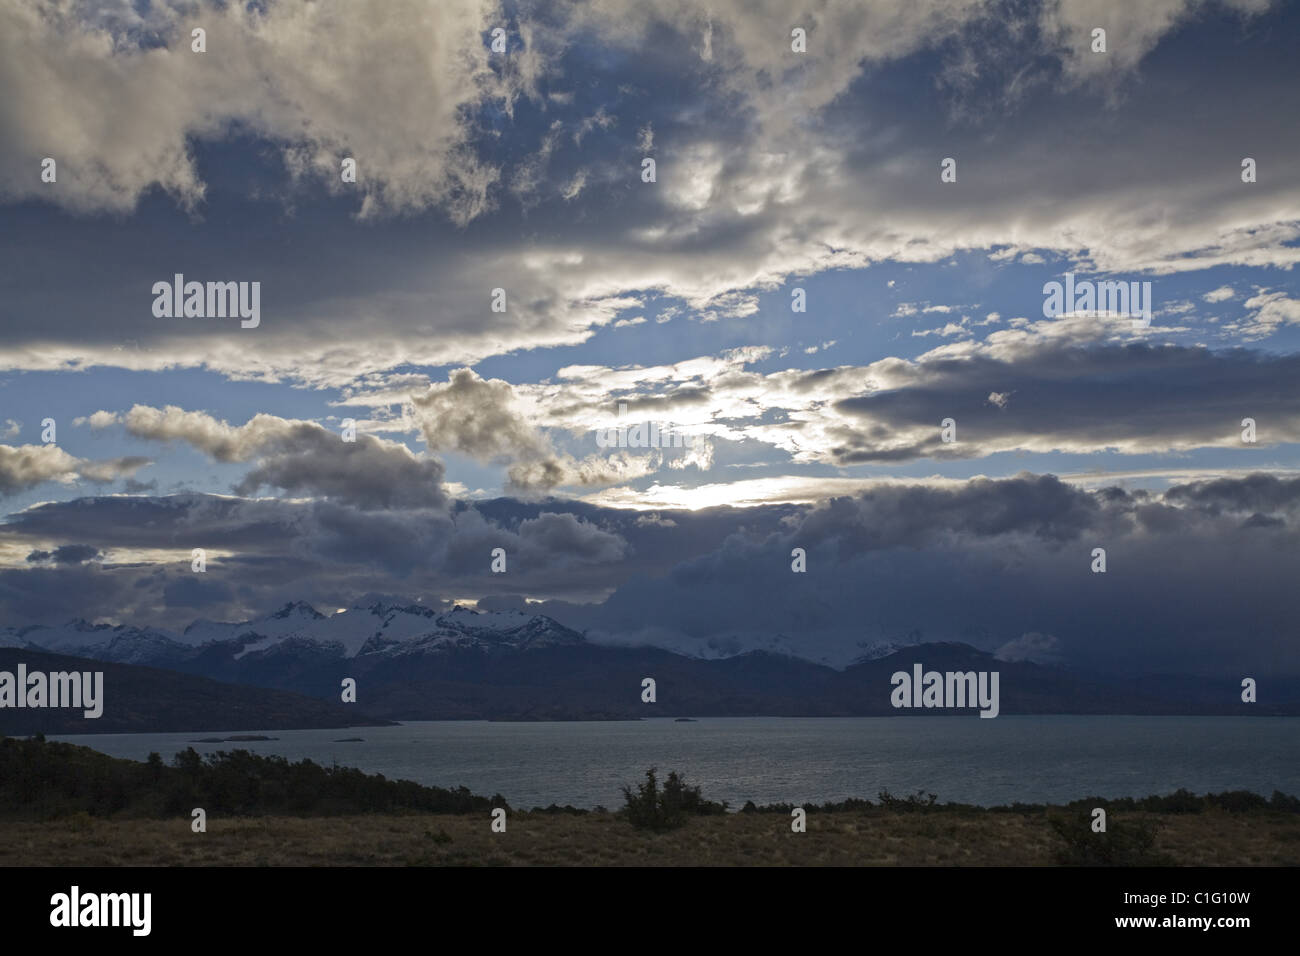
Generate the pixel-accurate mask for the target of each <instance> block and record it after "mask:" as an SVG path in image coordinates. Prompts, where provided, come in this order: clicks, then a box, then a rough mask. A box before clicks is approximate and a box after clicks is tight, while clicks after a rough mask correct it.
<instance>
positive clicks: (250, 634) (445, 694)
mask: <svg viewBox="0 0 1300 956" xmlns="http://www.w3.org/2000/svg"><path fill="white" fill-rule="evenodd" d="M5 645H7V646H10V647H17V648H25V649H29V650H31V651H35V652H53V653H59V654H73V655H76V656H79V657H85V658H92V659H95V660H100V661H107V662H112V663H115V664H121V665H136V666H148V667H151V668H162V669H166V670H168V671H173V672H181V673H183V674H188V675H193V676H198V677H204V678H209V679H212V680H216V681H221V682H225V683H228V684H238V685H247V686H253V687H259V688H272V689H276V690H281V691H291V692H294V693H297V694H303V695H306V696H309V697H314V698H318V699H320V700H322V701H332V702H339V700H340V688H341V686H342V683H343V681H344V680H345V679H346V678H352V679H354V680H355V681H356V685H357V701H356V706H357V707H358V708H360V709H361V710H363V711H364V712H365V713H366V714H368V715H370V716H372V717H375V718H387V719H393V720H441V719H497V720H590V719H630V718H638V717H650V716H751V715H771V716H872V715H877V716H888V715H898V714H904V715H908V716H929V715H938V714H951V713H952V711H945V710H942V709H935V710H926V709H908V710H895V709H894V708H893V707H892V706H891V703H890V692H891V689H892V687H891V683H890V676H891V675H892V674H893V673H894V672H895V671H899V670H903V671H908V672H910V671H911V669H912V666H913V664H916V663H920V664H922V665H923V666H924V668H925V669H926V670H938V671H954V670H960V671H970V670H974V671H994V670H995V671H998V672H999V673H1000V675H1001V680H1000V688H1001V691H1000V693H1001V702H1000V710H1001V713H1002V714H1018V713H1019V714H1051V713H1056V714H1062V713H1075V714H1104V713H1111V714H1121V713H1124V714H1216V715H1219V714H1243V715H1245V714H1250V715H1261V716H1262V715H1275V714H1297V713H1300V684H1297V682H1296V681H1294V680H1290V681H1286V682H1278V683H1270V682H1268V681H1267V680H1266V679H1265V680H1263V681H1262V686H1261V688H1260V691H1259V702H1258V703H1251V704H1246V703H1243V702H1242V701H1241V698H1240V694H1241V690H1240V677H1238V676H1236V675H1227V674H1225V675H1223V676H1222V677H1218V678H1206V677H1188V676H1179V675H1159V674H1144V675H1134V676H1131V677H1127V676H1126V677H1121V678H1117V677H1114V676H1108V675H1090V674H1083V673H1076V672H1071V671H1067V670H1064V669H1062V668H1058V667H1048V666H1043V665H1040V664H1036V663H1032V662H1028V661H1014V662H1013V661H1003V660H998V659H996V658H995V657H994V656H993V655H992V654H990V653H988V652H986V651H982V650H978V649H976V648H974V647H971V646H969V645H966V644H960V643H931V644H916V645H910V646H906V647H901V648H899V647H879V648H872V649H868V652H867V653H866V654H864V655H863V656H862V657H860V658H859V659H858V660H857V661H855V662H854V663H852V664H850V665H849V666H848V667H845V668H843V669H835V668H832V667H829V666H826V665H824V664H820V663H815V662H813V661H809V660H804V659H801V658H798V657H792V656H789V655H784V654H776V653H771V652H767V651H750V652H747V653H742V654H737V655H734V656H731V657H724V658H714V659H703V658H698V657H691V656H686V655H683V654H679V653H675V652H673V651H669V650H665V649H662V648H655V647H626V646H617V647H616V646H608V645H601V644H595V643H592V642H589V641H587V640H586V639H585V638H584V637H583V635H581V634H579V633H577V632H576V631H574V630H572V629H570V628H567V627H565V626H564V625H562V624H560V623H558V622H556V621H555V620H553V619H551V618H549V617H547V616H545V615H540V614H536V615H530V614H526V613H523V612H520V611H504V612H483V611H477V610H472V609H469V608H464V607H456V608H453V609H451V610H443V609H435V608H429V607H424V606H422V605H418V604H413V605H397V604H385V603H383V602H374V603H372V604H369V605H367V606H358V607H353V608H348V609H346V610H341V611H339V612H336V613H334V614H332V615H324V614H321V613H320V612H319V611H317V610H316V609H315V608H313V607H311V606H310V605H308V604H305V603H302V602H294V603H290V604H286V605H285V606H284V607H282V608H280V609H279V610H277V611H275V612H274V613H272V614H269V615H267V616H265V617H263V618H260V619H257V620H252V621H244V622H238V623H227V622H215V621H207V620H199V621H195V622H194V623H192V624H191V625H189V626H188V627H187V628H185V629H184V631H182V632H179V633H174V632H169V631H164V630H161V629H155V628H138V627H133V626H130V625H116V626H113V625H104V624H100V625H93V624H89V623H87V622H85V621H80V620H74V621H70V622H68V623H66V624H63V625H60V626H43V625H33V626H27V627H22V628H12V627H7V628H0V646H5ZM647 677H650V678H653V679H654V680H655V688H656V700H655V702H654V703H653V704H649V703H644V702H643V701H642V699H641V694H642V681H643V679H644V678H647ZM967 713H971V714H972V716H973V713H974V712H973V711H967Z"/></svg>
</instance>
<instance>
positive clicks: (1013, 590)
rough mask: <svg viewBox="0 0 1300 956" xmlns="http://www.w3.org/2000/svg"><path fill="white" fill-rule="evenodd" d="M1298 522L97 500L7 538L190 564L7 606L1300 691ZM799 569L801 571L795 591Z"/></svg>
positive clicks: (1261, 479)
mask: <svg viewBox="0 0 1300 956" xmlns="http://www.w3.org/2000/svg"><path fill="white" fill-rule="evenodd" d="M1297 509H1300V481H1297V480H1293V479H1275V478H1270V477H1268V476H1261V475H1250V476H1247V477H1245V478H1240V479H1222V480H1218V481H1213V482H1197V483H1191V484H1186V485H1180V486H1177V487H1174V488H1171V489H1170V490H1169V491H1167V492H1165V493H1163V494H1160V493H1157V492H1149V491H1133V492H1129V491H1125V490H1123V489H1120V488H1105V489H1101V490H1098V491H1086V490H1083V489H1080V488H1077V487H1074V486H1071V485H1068V484H1065V483H1063V482H1061V481H1060V480H1058V479H1057V478H1055V477H1053V476H1050V475H1044V476H1035V475H1020V476H1017V477H1015V478H1011V479H1004V480H984V479H979V480H973V481H969V482H966V483H964V484H955V483H954V484H944V485H933V484H917V485H883V486H880V487H877V488H874V489H872V490H870V491H867V492H864V493H862V494H859V495H855V496H852V497H840V498H835V499H831V500H827V501H824V502H822V503H820V504H818V505H815V506H806V507H796V506H788V505H787V506H781V507H779V508H778V507H763V508H755V509H730V508H723V509H711V510H709V511H706V512H683V511H672V512H663V513H659V514H658V516H657V518H656V520H654V521H645V520H643V519H645V517H646V513H645V512H626V511H617V510H613V509H602V508H597V507H594V506H591V505H585V504H577V503H566V502H563V501H559V500H554V499H551V500H548V501H546V502H543V503H525V502H517V501H512V500H510V499H498V500H495V501H491V502H483V503H480V504H471V503H463V502H462V503H458V504H457V505H456V506H455V507H453V508H452V509H451V510H450V512H441V511H426V512H421V511H407V512H391V513H390V512H378V513H376V512H366V511H362V510H360V509H358V508H354V507H347V506H343V505H339V504H334V503H328V502H326V503H320V502H315V503H310V502H283V501H245V500H241V499H224V498H216V497H211V496H201V495H191V496H181V497H177V498H170V499H152V500H150V499H126V498H98V499H83V500H81V501H76V502H69V503H65V504H47V505H42V506H39V507H35V508H31V509H28V510H27V511H24V512H21V513H19V514H17V515H14V516H11V518H10V519H9V521H8V522H7V523H6V525H4V535H3V537H4V539H5V540H7V541H9V542H14V541H18V542H21V541H23V540H28V541H32V540H46V539H48V538H50V537H54V536H55V535H57V536H58V538H59V539H61V540H63V541H76V542H78V543H79V544H81V545H84V546H85V547H88V548H92V547H93V548H97V549H100V550H109V549H112V548H125V547H126V543H125V541H126V539H129V540H130V546H131V547H134V548H138V549H145V548H174V549H176V550H177V559H176V562H175V564H173V565H167V566H165V567H160V566H159V565H158V564H149V563H140V564H121V565H116V566H114V565H111V564H108V565H101V564H99V563H93V564H89V565H64V566H58V565H54V566H51V565H42V566H40V567H34V568H31V569H29V570H8V571H4V572H2V573H0V608H3V609H4V612H5V613H6V615H7V616H10V617H22V618H28V619H35V620H47V619H49V618H50V617H54V618H56V619H62V618H66V617H71V616H74V615H80V616H86V617H94V616H113V617H115V618H118V619H122V620H128V621H130V622H131V623H142V624H143V623H158V624H167V625H169V626H181V625H183V623H185V622H184V621H179V622H178V621H177V620H176V619H175V613H174V612H169V610H168V608H169V607H170V608H184V609H185V610H186V613H189V611H190V610H191V609H192V610H193V611H194V613H195V614H196V616H198V615H201V616H204V617H215V618H223V617H224V618H228V619H229V618H240V617H241V616H247V614H248V613H249V612H254V613H258V612H265V611H266V610H268V609H270V608H273V607H275V606H278V605H279V604H282V603H283V602H284V601H286V600H293V599H304V600H309V601H314V602H316V603H319V604H321V606H326V607H327V606H330V604H331V602H339V603H337V604H335V605H334V606H344V605H345V604H346V603H348V602H351V601H352V600H354V599H355V598H356V597H357V596H359V595H361V594H364V593H365V592H368V591H374V592H380V593H393V592H400V593H403V594H406V595H409V596H410V598H411V599H412V600H413V599H415V598H423V599H424V600H425V601H426V602H429V601H435V602H436V601H438V600H446V599H448V598H455V597H464V596H465V595H486V596H489V600H488V601H487V604H488V605H492V606H513V605H514V604H517V602H518V600H519V595H528V596H529V597H533V598H535V597H539V596H546V595H552V596H554V598H555V599H553V600H550V601H546V602H543V603H542V604H531V605H529V607H531V608H532V609H533V610H535V611H540V612H542V613H550V614H552V615H553V616H555V617H557V619H559V620H561V621H562V622H564V623H566V624H569V625H570V626H575V627H579V628H584V629H590V636H591V637H592V638H593V639H598V640H605V641H612V642H617V643H634V642H644V641H653V642H656V643H663V644H667V645H669V646H673V647H678V648H681V649H691V648H695V649H698V650H703V649H704V648H706V647H712V648H715V649H717V648H732V649H733V650H739V649H743V648H745V647H747V646H753V645H754V644H755V642H756V641H759V642H761V639H765V638H769V637H780V638H781V639H782V640H784V641H785V645H786V647H787V648H788V649H790V650H793V651H795V652H802V653H806V654H807V655H808V656H812V657H819V656H828V657H829V656H835V655H838V657H839V659H841V660H843V659H847V658H848V657H851V656H853V654H854V653H858V652H860V651H855V650H854V649H855V648H858V647H860V646H861V645H864V644H867V643H870V642H872V641H878V640H903V641H914V640H917V639H925V640H963V641H968V642H970V643H973V644H976V645H977V646H980V647H983V648H985V649H987V650H990V651H994V650H996V651H999V653H1001V654H1002V655H1003V656H1004V657H1006V658H1008V659H1011V658H1018V657H1026V656H1030V657H1036V658H1042V659H1053V660H1060V661H1063V662H1066V663H1070V664H1073V665H1076V666H1083V667H1089V668H1096V669H1102V670H1112V671H1124V670H1129V671H1143V672H1147V671H1161V670H1164V671H1206V672H1208V671H1214V672H1216V673H1223V672H1225V670H1226V671H1228V672H1235V671H1237V670H1240V671H1241V673H1242V674H1243V675H1247V676H1258V675H1259V674H1275V673H1291V674H1295V673H1300V651H1298V650H1297V647H1296V644H1295V641H1294V612H1293V600H1292V595H1293V592H1294V581H1293V578H1294V573H1293V566H1294V562H1293V561H1291V560H1290V556H1291V555H1294V554H1295V553H1296V551H1297V549H1300V525H1297V524H1296V523H1295V522H1294V521H1292V520H1289V519H1290V518H1291V516H1293V515H1294V514H1295V512H1296V511H1297ZM669 522H671V523H669ZM197 546H205V547H208V548H210V549H212V552H213V554H212V555H211V556H210V557H209V564H208V572H207V574H206V575H205V576H204V579H203V582H202V583H201V584H196V583H189V584H186V583H183V582H184V581H186V580H192V579H194V578H195V577H197V576H194V575H192V574H190V572H189V567H188V555H189V552H188V549H189V548H190V547H197ZM494 547H502V548H505V549H506V552H507V556H508V562H509V566H508V571H507V573H506V574H493V573H491V571H490V569H489V565H490V560H491V550H492V548H494ZM795 548H803V549H804V550H805V551H806V553H807V567H808V570H807V572H806V573H803V574H795V573H793V572H792V571H791V552H792V550H793V549H795ZM1095 548H1104V549H1105V550H1106V556H1107V571H1106V573H1104V574H1095V573H1093V572H1092V570H1091V565H1092V562H1093V550H1094V549H1095ZM226 552H232V553H226ZM110 557H111V555H110ZM142 581H143V582H144V583H143V584H141V582H142ZM610 590H612V591H613V593H612V595H610V596H609V597H608V599H607V600H603V601H602V598H604V597H605V595H606V593H607V592H609V591H610ZM493 595H495V596H496V597H495V598H494V599H493V598H491V597H490V596H493ZM494 601H495V604H494ZM503 602H504V603H503Z"/></svg>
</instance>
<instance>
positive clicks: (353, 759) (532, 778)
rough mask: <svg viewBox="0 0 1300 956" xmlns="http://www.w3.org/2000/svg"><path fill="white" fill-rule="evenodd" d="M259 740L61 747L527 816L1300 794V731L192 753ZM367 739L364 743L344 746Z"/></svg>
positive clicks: (754, 720) (732, 720)
mask: <svg viewBox="0 0 1300 956" xmlns="http://www.w3.org/2000/svg"><path fill="white" fill-rule="evenodd" d="M233 733H253V732H252V731H238V732H236V731H226V732H222V731H216V732H213V731H204V732H202V733H177V734H83V735H75V736H51V738H50V739H52V740H65V741H69V742H71V743H77V744H84V745H86V746H88V747H93V748H95V749H96V750H100V751H102V752H104V753H107V754H111V755H113V756H115V757H127V758H131V759H133V760H144V759H145V758H146V757H147V756H148V755H149V752H150V751H158V752H159V753H161V754H162V755H163V757H164V759H166V760H167V761H169V762H170V760H171V758H172V755H173V754H174V753H176V752H177V751H178V750H183V749H185V747H187V746H193V747H194V748H195V749H196V750H198V751H199V752H200V753H210V752H213V751H217V750H236V749H246V750H250V751H253V752H254V753H259V754H277V755H280V756H283V757H286V758H288V759H290V760H301V759H303V758H304V757H308V758H311V759H312V760H314V761H316V762H318V763H322V764H326V765H328V764H331V763H333V762H335V761H337V762H338V763H339V764H340V765H343V766H351V767H358V768H360V769H361V770H364V771H366V772H368V773H382V774H383V775H384V776H386V777H388V778H390V779H409V780H415V781H417V782H419V783H423V784H431V785H436V786H441V787H457V786H462V785H463V786H466V787H469V789H470V790H472V791H474V792H475V793H479V794H482V795H484V796H491V795H492V794H494V793H500V794H501V795H503V796H504V797H505V798H506V799H507V800H508V801H509V802H510V804H511V805H512V806H514V807H518V808H531V807H533V806H546V805H548V804H550V803H558V804H561V805H563V804H572V805H574V806H577V807H593V806H597V805H603V806H606V807H609V808H611V809H613V808H615V807H618V806H620V805H621V804H622V798H621V795H620V790H619V787H620V785H622V784H624V783H632V782H634V781H637V780H640V779H642V778H643V776H644V773H645V770H646V769H647V768H648V767H650V766H656V767H658V768H659V771H660V777H661V779H662V777H663V775H665V774H667V772H668V771H669V770H677V771H679V772H680V773H682V774H684V775H685V777H686V780H687V782H688V783H690V784H692V785H699V786H700V787H701V788H702V791H703V793H704V796H706V797H708V798H710V799H713V800H726V801H728V802H730V803H731V804H732V806H733V807H739V806H740V805H741V804H743V803H744V802H745V801H746V800H753V801H754V802H755V803H759V804H764V803H795V804H798V803H804V802H815V803H822V802H824V801H827V800H843V799H845V798H847V797H865V798H868V799H871V800H875V799H876V794H877V793H878V792H879V791H881V790H885V789H887V790H889V791H891V792H892V793H894V794H895V795H906V794H908V793H913V792H915V791H917V790H925V791H927V792H932V793H935V794H937V795H938V797H939V800H940V802H945V801H949V800H952V801H958V802H962V803H974V804H980V805H984V806H994V805H998V804H1007V803H1012V802H1014V801H1021V802H1024V803H1064V802H1067V801H1070V800H1075V799H1079V798H1081V797H1086V796H1101V797H1123V796H1134V797H1139V796H1147V795H1149V794H1153V793H1168V792H1170V791H1173V790H1176V789H1178V788H1179V787H1186V788H1187V789H1188V790H1192V791H1194V792H1196V793H1205V792H1207V791H1211V792H1217V791H1222V790H1253V791H1255V792H1257V793H1262V794H1264V795H1266V796H1268V795H1270V794H1272V792H1273V791H1274V790H1281V791H1283V792H1284V793H1290V794H1300V717H1279V718H1263V717H1261V718H1251V717H1110V716H1106V717H1093V716H1089V717H1074V716H1013V715H1007V716H1002V717H998V718H997V719H996V720H980V719H978V718H971V717H968V716H961V717H918V718H906V717H840V718H794V717H709V718H700V719H699V720H698V721H696V722H693V723H678V722H676V721H673V720H671V719H655V720H641V721H626V722H624V721H592V722H562V723H495V722H487V721H419V722H411V723H407V724H403V725H401V726H397V727H363V728H349V729H343V730H277V731H264V732H263V733H264V734H265V735H266V736H269V737H277V738H279V739H278V740H272V741H264V742H251V743H246V742H238V743H221V744H199V743H191V742H192V741H194V740H196V739H198V738H201V737H217V736H229V735H230V734H233ZM345 737H362V738H364V741H363V742H360V743H339V742H336V741H338V740H339V739H340V738H345Z"/></svg>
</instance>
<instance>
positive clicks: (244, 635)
mask: <svg viewBox="0 0 1300 956" xmlns="http://www.w3.org/2000/svg"><path fill="white" fill-rule="evenodd" d="M582 642H583V638H582V636H581V635H580V634H578V633H577V632H575V631H572V630H570V629H568V628H566V627H564V626H563V625H561V624H559V623H557V622H555V621H553V620H551V619H550V618H548V617H544V616H541V615H529V614H524V613H522V612H520V611H505V612H486V611H475V610H472V609H470V608H465V607H456V608H453V609H452V610H450V611H440V610H438V609H435V608H429V607H424V606H423V605H418V604H414V605H408V606H404V607H402V606H396V605H392V606H389V605H384V604H382V603H374V604H371V605H369V606H366V607H360V606H358V607H352V608H348V609H346V610H341V611H338V612H336V613H334V614H331V615H324V614H321V613H320V612H319V611H317V610H316V609H315V608H313V607H312V606H311V605H309V604H306V603H304V602H301V601H296V602H292V603H289V604H286V605H285V606H284V607H282V608H280V610H278V611H276V612H275V613H273V614H269V615H267V616H265V617H262V618H258V619H255V620H250V621H236V622H227V621H209V620H204V619H200V620H197V621H195V622H194V623H192V624H191V625H190V626H189V627H187V628H185V630H184V631H183V632H182V633H181V634H179V635H176V634H171V633H169V632H167V631H163V630H159V629H154V628H136V627H130V626H128V625H117V626H113V625H109V624H89V623H87V622H86V621H83V620H75V621H69V622H68V623H66V624H62V625H58V626H45V625H36V626H29V627H24V628H0V644H4V645H7V646H14V647H32V648H34V649H40V650H47V651H54V652H57V653H63V654H80V655H81V656H85V657H93V658H96V659H99V660H111V661H119V662H122V663H134V664H140V663H162V662H165V661H168V660H175V659H178V658H181V657H184V656H186V655H192V654H194V653H196V652H197V651H199V650H200V649H202V648H209V647H212V646H214V645H232V646H235V645H237V646H238V649H237V650H235V651H234V653H233V655H232V656H233V657H234V659H235V660H239V659H241V658H244V657H246V656H248V655H250V654H261V653H264V652H267V651H270V650H272V649H274V648H276V647H279V646H281V645H284V647H285V648H286V649H288V648H303V647H305V648H315V649H317V650H320V651H326V652H331V653H341V654H342V655H343V656H346V657H355V656H357V655H358V654H361V653H376V654H387V655H396V654H413V653H430V652H437V651H444V650H449V649H454V648H479V649H498V650H507V649H509V650H525V649H528V648H533V647H546V646H554V645H557V644H580V643H582Z"/></svg>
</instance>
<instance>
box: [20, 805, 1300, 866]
mask: <svg viewBox="0 0 1300 956" xmlns="http://www.w3.org/2000/svg"><path fill="white" fill-rule="evenodd" d="M1139 817H1147V818H1150V819H1154V820H1159V821H1160V822H1161V823H1162V824H1163V827H1162V829H1161V831H1160V836H1159V838H1158V841H1157V846H1158V848H1159V849H1160V850H1162V851H1164V852H1166V853H1168V854H1170V855H1171V856H1172V857H1173V859H1174V860H1175V861H1177V862H1178V863H1179V864H1182V865H1192V866H1214V865H1274V866H1276V865H1291V866H1294V865H1297V864H1300V819H1297V817H1296V816H1295V815H1294V814H1282V813H1253V814H1242V815H1231V814H1226V813H1219V812H1207V813H1201V814H1191V815H1165V814H1142V813H1134V814H1129V815H1127V818H1129V819H1134V818H1139ZM1124 819H1125V817H1124V816H1123V815H1119V814H1116V815H1114V816H1113V817H1112V819H1111V826H1112V827H1114V826H1116V825H1122V821H1123V820H1124ZM440 834H445V835H446V836H447V837H450V838H451V839H450V841H446V840H444V839H442V838H441V837H440ZM1059 844H1060V841H1059V839H1058V838H1057V837H1055V836H1054V835H1053V834H1052V832H1051V830H1050V828H1049V827H1048V824H1047V818H1046V815H1044V814H1031V815H1020V814H1011V813H981V812H961V813H957V812H947V813H933V814H919V813H918V814H893V813H885V812H881V811H863V812H840V813H825V814H812V815H810V816H809V817H808V832H807V833H800V834H796V833H791V832H790V822H789V818H787V817H783V816H781V815H779V814H729V815H727V816H723V817H702V818H697V819H693V820H691V821H690V822H689V823H688V824H687V825H686V826H685V827H683V828H682V829H680V830H676V831H673V832H670V833H665V834H649V833H644V832H641V831H638V830H635V829H633V828H632V827H631V826H630V825H629V824H628V823H626V822H625V821H623V820H622V819H620V818H618V817H615V816H613V815H611V814H588V815H586V816H580V817H579V816H563V815H549V814H540V813H512V814H511V815H510V817H509V821H508V832H506V833H504V834H499V833H492V832H491V830H490V819H489V817H488V815H487V814H482V815H477V814H476V815H472V816H447V815H440V816H432V815H402V816H397V815H373V816H349V817H316V818H300V817H264V818H257V819H247V818H245V819H220V818H213V817H210V818H209V819H208V832H207V833H202V834H197V833H192V832H190V826H189V819H188V817H187V818H185V819H177V820H107V821H105V820H92V819H90V818H88V817H85V816H82V817H79V818H75V819H72V820H66V821H57V822H52V823H18V822H2V823H0V865H2V866H31V865H55V866H117V865H124V864H125V865H136V866H140V865H161V866H566V865H588V866H592V865H597V866H629V865H631V866H638V865H642V866H644V865H651V866H700V865H703V866H786V865H800V866H895V865H904V866H953V865H957V866H982V865H1011V866H1050V865H1053V864H1054V863H1055V853H1056V851H1057V848H1058V846H1059Z"/></svg>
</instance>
